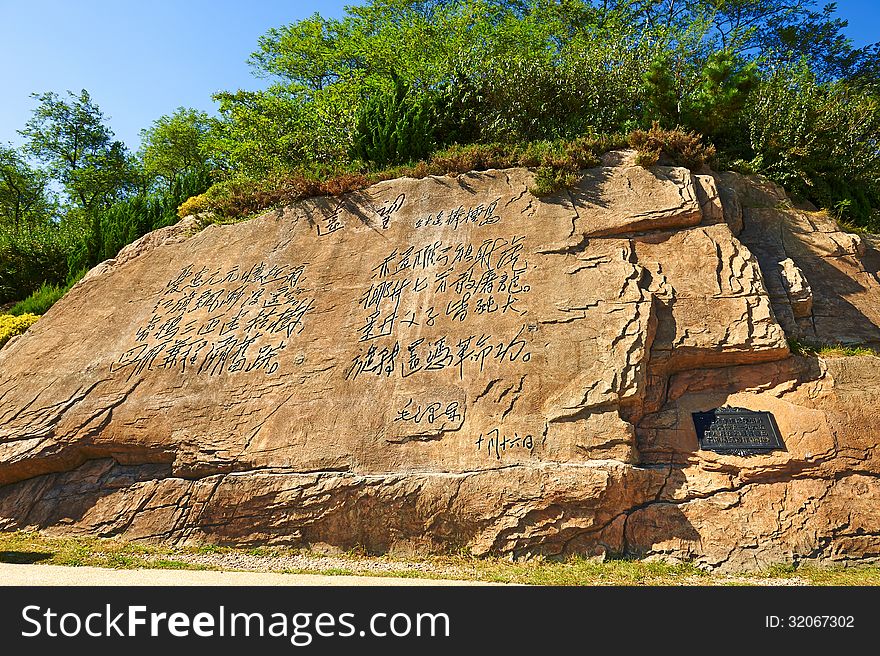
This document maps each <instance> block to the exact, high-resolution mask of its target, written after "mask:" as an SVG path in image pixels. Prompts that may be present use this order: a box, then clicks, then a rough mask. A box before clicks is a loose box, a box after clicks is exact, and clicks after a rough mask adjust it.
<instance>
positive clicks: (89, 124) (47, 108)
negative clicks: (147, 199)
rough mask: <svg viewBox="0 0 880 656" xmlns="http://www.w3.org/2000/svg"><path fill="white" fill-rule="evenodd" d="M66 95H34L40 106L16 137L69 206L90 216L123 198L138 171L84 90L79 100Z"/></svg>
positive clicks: (70, 93)
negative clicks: (45, 168)
mask: <svg viewBox="0 0 880 656" xmlns="http://www.w3.org/2000/svg"><path fill="white" fill-rule="evenodd" d="M67 95H68V98H67V99H66V100H65V99H62V98H60V97H59V96H58V94H56V93H53V92H47V93H42V94H33V96H32V97H33V98H35V99H36V100H37V101H38V102H39V104H38V106H37V108H36V109H35V110H34V113H33V116H32V117H31V119H30V120H29V121H28V122H27V125H26V126H25V129H24V130H20V131H19V133H20V134H21V135H22V136H24V137H25V138H27V144H26V147H27V149H28V150H29V151H30V153H31V154H32V155H34V156H35V157H37V159H39V160H40V161H42V162H44V163H45V164H46V165H47V166H48V168H49V172H50V173H51V175H52V176H53V177H54V178H55V179H56V180H58V181H59V182H60V183H61V184H62V185H63V186H64V189H65V190H66V192H67V194H68V196H69V198H70V199H71V201H73V202H74V203H76V204H77V205H78V206H79V208H80V209H82V210H85V211H90V210H92V209H95V208H98V207H102V206H107V205H110V204H111V203H112V202H113V201H115V200H117V199H118V198H121V197H123V196H124V195H125V193H126V192H127V191H128V190H129V189H131V187H132V185H134V184H135V182H136V180H137V172H136V169H135V167H134V162H133V161H132V159H131V157H130V156H129V154H128V152H127V150H126V148H125V145H124V144H123V143H122V142H120V141H114V140H113V132H112V131H111V130H110V129H109V128H108V127H107V126H106V125H105V124H104V115H103V114H102V113H101V110H100V109H99V108H98V106H97V105H95V104H94V103H93V102H92V99H91V97H90V96H89V93H88V92H87V91H86V90H85V89H83V90H82V91H81V92H80V94H79V95H76V94H74V93H72V92H70V91H68V92H67Z"/></svg>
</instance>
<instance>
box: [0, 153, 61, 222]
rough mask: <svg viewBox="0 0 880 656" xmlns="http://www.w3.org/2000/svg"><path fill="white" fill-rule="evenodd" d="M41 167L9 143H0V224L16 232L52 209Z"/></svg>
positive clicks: (44, 219)
mask: <svg viewBox="0 0 880 656" xmlns="http://www.w3.org/2000/svg"><path fill="white" fill-rule="evenodd" d="M48 184H49V179H48V176H47V175H46V173H45V172H44V171H40V170H39V169H35V168H33V167H31V166H30V165H29V164H28V163H27V161H26V160H25V159H24V157H22V155H21V154H20V153H19V152H18V151H17V150H15V149H14V148H11V147H9V146H0V224H2V225H4V226H8V227H10V228H11V229H12V230H14V231H16V232H18V231H21V230H26V229H30V228H31V227H33V226H36V225H38V224H42V223H45V222H47V221H48V220H49V219H50V218H51V217H52V216H53V215H54V212H55V207H54V203H53V202H52V200H51V198H50V196H49V193H48Z"/></svg>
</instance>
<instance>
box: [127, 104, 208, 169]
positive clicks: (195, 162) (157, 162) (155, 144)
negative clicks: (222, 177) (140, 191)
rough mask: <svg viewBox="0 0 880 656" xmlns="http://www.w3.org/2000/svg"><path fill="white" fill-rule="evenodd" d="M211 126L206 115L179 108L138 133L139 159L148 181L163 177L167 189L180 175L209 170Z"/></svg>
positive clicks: (193, 110)
mask: <svg viewBox="0 0 880 656" xmlns="http://www.w3.org/2000/svg"><path fill="white" fill-rule="evenodd" d="M211 125H212V122H211V119H210V117H209V116H208V115H207V114H206V113H205V112H200V111H198V110H195V109H188V108H185V107H178V108H177V110H176V111H175V112H174V113H173V114H171V115H170V116H162V117H161V118H159V119H157V120H155V121H154V122H153V124H152V125H151V126H150V127H149V128H146V129H144V130H141V143H142V146H141V152H140V158H141V161H142V162H143V169H144V174H145V175H146V177H147V179H153V178H157V177H158V178H162V180H163V181H164V182H165V184H166V185H169V186H170V185H172V184H173V183H174V180H175V179H176V178H177V177H178V176H179V175H181V174H182V173H185V172H188V171H195V170H199V169H209V168H211V153H210V151H209V145H208V135H209V132H210V130H211Z"/></svg>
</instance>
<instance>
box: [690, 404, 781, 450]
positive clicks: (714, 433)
mask: <svg viewBox="0 0 880 656" xmlns="http://www.w3.org/2000/svg"><path fill="white" fill-rule="evenodd" d="M691 416H692V417H693V420H694V428H696V430H697V439H698V440H699V442H700V449H703V450H708V451H717V452H718V453H730V454H733V455H742V456H745V455H755V454H759V453H766V452H768V451H775V450H777V449H785V444H783V442H782V438H781V437H780V436H779V428H778V427H777V426H776V420H775V419H774V418H773V415H772V414H771V413H769V412H765V411H760V412H759V411H756V410H747V409H746V408H727V407H724V408H716V409H715V410H709V411H708V412H692V413H691Z"/></svg>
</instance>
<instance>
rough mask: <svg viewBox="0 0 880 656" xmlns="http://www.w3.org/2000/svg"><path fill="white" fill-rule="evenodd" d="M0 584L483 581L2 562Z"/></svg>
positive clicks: (452, 583) (383, 583)
mask: <svg viewBox="0 0 880 656" xmlns="http://www.w3.org/2000/svg"><path fill="white" fill-rule="evenodd" d="M0 585H222V586H228V585H483V584H481V583H478V582H475V581H449V580H434V579H409V578H394V577H388V576H322V575H319V574H273V573H263V572H213V571H191V570H167V569H103V568H101V567H62V566H58V565H13V564H9V563H0Z"/></svg>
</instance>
